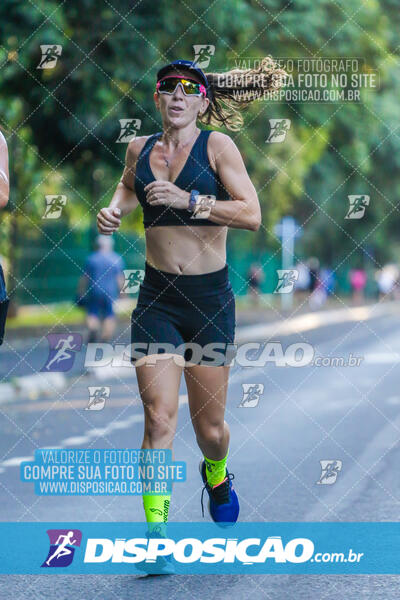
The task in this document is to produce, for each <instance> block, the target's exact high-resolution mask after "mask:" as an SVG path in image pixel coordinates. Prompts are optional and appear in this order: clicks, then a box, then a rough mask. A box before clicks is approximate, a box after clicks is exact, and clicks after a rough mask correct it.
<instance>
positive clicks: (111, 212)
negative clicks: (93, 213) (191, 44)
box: [97, 137, 145, 235]
mask: <svg viewBox="0 0 400 600" xmlns="http://www.w3.org/2000/svg"><path fill="white" fill-rule="evenodd" d="M144 143H145V137H139V138H135V139H134V140H131V141H130V142H129V144H128V148H127V150H126V156H125V168H124V172H123V174H122V177H121V179H120V182H119V183H118V185H117V187H116V189H115V192H114V195H113V197H112V200H111V202H110V206H108V207H107V208H102V209H101V210H100V212H99V213H98V215H97V228H98V230H99V232H100V233H102V234H104V235H112V234H113V233H114V231H117V229H118V228H119V226H120V225H121V219H122V217H125V215H128V214H129V213H130V212H132V211H133V210H135V208H136V207H137V205H138V204H139V200H138V199H137V196H136V192H135V171H136V161H137V159H138V156H139V154H140V151H141V149H142V148H143V145H144Z"/></svg>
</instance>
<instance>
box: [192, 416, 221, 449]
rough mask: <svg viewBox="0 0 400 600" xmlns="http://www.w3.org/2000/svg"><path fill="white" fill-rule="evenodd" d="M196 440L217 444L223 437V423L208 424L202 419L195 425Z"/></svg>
mask: <svg viewBox="0 0 400 600" xmlns="http://www.w3.org/2000/svg"><path fill="white" fill-rule="evenodd" d="M195 431H196V438H197V441H198V442H199V443H200V444H201V443H203V444H215V445H216V446H219V445H220V444H221V443H222V442H223V440H224V437H225V423H224V421H222V422H221V423H218V424H210V423H207V422H206V421H202V422H201V423H198V424H197V426H195Z"/></svg>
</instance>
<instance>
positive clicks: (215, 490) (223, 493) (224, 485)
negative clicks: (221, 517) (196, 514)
mask: <svg viewBox="0 0 400 600" xmlns="http://www.w3.org/2000/svg"><path fill="white" fill-rule="evenodd" d="M232 479H235V476H234V474H233V473H228V475H227V476H226V477H225V479H224V480H223V481H221V483H218V484H217V485H216V486H215V487H213V486H211V485H210V484H209V483H208V481H206V483H205V484H204V487H203V489H202V491H201V512H202V515H203V517H204V505H203V497H204V491H205V490H207V491H208V492H209V494H210V495H211V496H212V499H213V500H214V502H215V503H216V504H228V502H229V495H230V485H229V482H230V481H232Z"/></svg>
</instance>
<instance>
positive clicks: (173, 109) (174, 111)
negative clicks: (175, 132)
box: [169, 106, 183, 115]
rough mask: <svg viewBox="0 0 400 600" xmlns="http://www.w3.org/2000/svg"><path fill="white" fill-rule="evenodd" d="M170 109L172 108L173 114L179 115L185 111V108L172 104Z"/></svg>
mask: <svg viewBox="0 0 400 600" xmlns="http://www.w3.org/2000/svg"><path fill="white" fill-rule="evenodd" d="M169 110H170V112H171V113H172V114H173V115H178V114H180V113H181V112H183V108H181V107H179V106H170V107H169Z"/></svg>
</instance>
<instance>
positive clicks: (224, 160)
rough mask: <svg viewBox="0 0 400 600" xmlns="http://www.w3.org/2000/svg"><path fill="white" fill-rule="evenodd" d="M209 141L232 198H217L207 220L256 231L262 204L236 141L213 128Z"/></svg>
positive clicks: (225, 185)
mask: <svg viewBox="0 0 400 600" xmlns="http://www.w3.org/2000/svg"><path fill="white" fill-rule="evenodd" d="M209 144H210V151H211V154H212V157H213V162H214V163H215V167H216V169H217V172H218V175H219V178H220V180H221V183H222V185H223V186H224V188H225V189H226V190H227V192H228V194H229V195H230V197H231V198H232V199H231V200H218V198H217V199H216V200H217V201H216V203H215V204H214V206H213V207H212V208H211V213H210V216H209V217H208V219H209V220H210V221H213V222H214V223H218V224H219V225H227V226H228V227H233V228H237V229H250V230H251V231H257V230H258V229H259V227H260V225H261V209H260V203H259V201H258V196H257V192H256V189H255V187H254V185H253V184H252V182H251V179H250V177H249V175H248V173H247V170H246V167H245V164H244V162H243V159H242V156H241V154H240V152H239V150H238V148H237V146H236V144H235V142H234V141H233V140H232V139H231V138H230V137H229V136H228V135H225V134H224V133H221V132H219V131H214V132H213V133H212V134H211V135H210V138H209Z"/></svg>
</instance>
